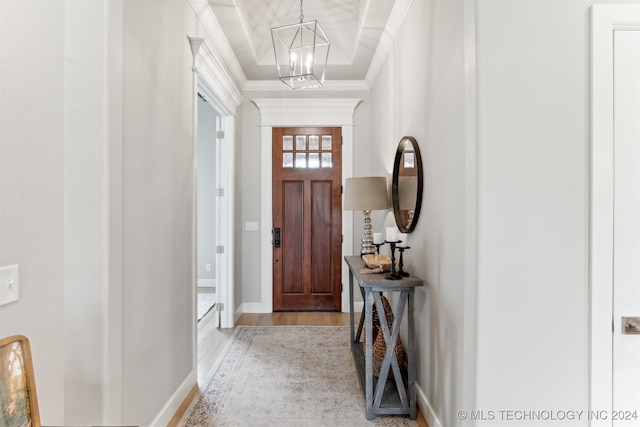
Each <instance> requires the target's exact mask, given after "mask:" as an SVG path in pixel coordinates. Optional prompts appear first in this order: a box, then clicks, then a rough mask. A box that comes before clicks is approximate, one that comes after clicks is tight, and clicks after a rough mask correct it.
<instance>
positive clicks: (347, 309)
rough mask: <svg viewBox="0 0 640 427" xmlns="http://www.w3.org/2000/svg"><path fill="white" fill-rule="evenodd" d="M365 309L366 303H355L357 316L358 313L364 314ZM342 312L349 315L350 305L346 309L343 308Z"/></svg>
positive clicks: (354, 307) (354, 309)
mask: <svg viewBox="0 0 640 427" xmlns="http://www.w3.org/2000/svg"><path fill="white" fill-rule="evenodd" d="M363 307H364V303H363V302H362V301H360V302H358V301H355V302H354V303H353V312H354V313H356V314H357V313H362V308H363ZM342 312H343V313H348V312H349V305H347V306H346V307H345V306H343V307H342Z"/></svg>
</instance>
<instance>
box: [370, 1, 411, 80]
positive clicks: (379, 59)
mask: <svg viewBox="0 0 640 427" xmlns="http://www.w3.org/2000/svg"><path fill="white" fill-rule="evenodd" d="M411 5H413V0H396V1H395V2H394V4H393V9H391V14H390V15H389V20H388V21H387V25H386V26H385V29H384V32H383V33H382V35H381V36H380V42H379V43H378V47H377V49H376V52H375V53H374V54H373V58H372V59H371V65H369V70H368V71H367V75H366V77H365V79H364V81H365V82H366V83H367V86H369V87H371V86H373V82H374V81H375V80H376V77H377V76H378V72H379V71H380V68H381V67H382V64H384V61H385V60H386V59H387V54H388V53H389V50H391V46H392V45H393V41H394V40H395V38H396V36H397V35H398V32H399V31H400V28H401V27H402V23H403V22H404V18H405V17H406V16H407V13H409V9H411Z"/></svg>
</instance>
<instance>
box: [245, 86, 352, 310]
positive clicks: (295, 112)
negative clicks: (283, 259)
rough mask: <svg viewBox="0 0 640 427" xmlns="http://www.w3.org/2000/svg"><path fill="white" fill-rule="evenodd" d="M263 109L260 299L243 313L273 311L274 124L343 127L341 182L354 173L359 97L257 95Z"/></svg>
mask: <svg viewBox="0 0 640 427" xmlns="http://www.w3.org/2000/svg"><path fill="white" fill-rule="evenodd" d="M252 102H253V103H254V104H255V105H256V106H257V107H258V109H259V110H260V117H261V119H260V126H261V136H260V159H261V165H260V169H261V172H260V178H261V181H262V182H261V187H260V194H261V196H260V197H261V200H260V211H261V214H260V218H261V222H262V224H263V226H262V227H261V235H260V241H261V243H260V260H261V261H260V280H261V285H260V289H261V294H262V295H261V298H260V302H259V303H244V304H243V305H242V312H244V313H271V312H272V311H273V251H272V247H271V226H272V224H273V212H272V194H273V193H272V186H273V183H272V173H273V170H272V169H273V166H272V163H271V156H272V144H273V141H272V131H273V128H274V127H311V126H323V127H337V126H341V127H342V182H343V183H344V180H345V179H346V178H350V177H351V176H352V175H353V113H354V111H355V109H356V107H357V106H358V105H359V104H360V102H361V100H360V99H355V98H336V99H327V98H323V99H264V98H263V99H254V100H253V101H252ZM352 230H353V215H352V213H351V212H343V216H342V234H343V238H344V240H343V243H342V254H343V255H351V254H352V252H353V231H352ZM347 278H348V271H347V268H346V265H345V264H344V263H342V283H343V284H344V285H345V286H343V291H342V311H346V310H347V309H348V306H349V302H348V292H347V291H348V287H347V284H346V282H345V280H348V279H347Z"/></svg>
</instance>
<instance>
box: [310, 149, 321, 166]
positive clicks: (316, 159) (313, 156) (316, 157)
mask: <svg viewBox="0 0 640 427" xmlns="http://www.w3.org/2000/svg"><path fill="white" fill-rule="evenodd" d="M309 167H310V168H319V167H320V153H309Z"/></svg>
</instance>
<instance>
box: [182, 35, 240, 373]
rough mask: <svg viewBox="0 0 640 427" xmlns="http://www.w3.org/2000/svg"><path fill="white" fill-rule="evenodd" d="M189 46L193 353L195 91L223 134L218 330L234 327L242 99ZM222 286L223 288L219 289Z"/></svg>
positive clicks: (200, 49)
mask: <svg viewBox="0 0 640 427" xmlns="http://www.w3.org/2000/svg"><path fill="white" fill-rule="evenodd" d="M188 39H189V42H190V44H191V51H192V54H193V68H192V70H193V76H194V84H193V86H194V88H193V103H194V120H193V122H194V123H193V140H194V142H193V150H194V152H193V169H194V196H193V209H194V219H193V220H194V229H193V245H194V248H193V251H194V253H193V255H194V258H193V264H194V265H193V269H194V280H193V298H192V300H193V304H194V310H193V316H194V319H196V320H194V326H193V328H194V329H193V335H194V348H195V349H196V350H197V310H196V309H195V307H196V304H197V303H196V297H197V295H196V293H197V280H196V279H197V270H196V268H197V266H196V264H197V256H196V250H197V229H196V224H197V217H196V213H197V203H198V200H197V185H196V184H197V154H198V153H197V138H198V129H197V115H196V112H197V102H198V92H201V93H203V94H205V96H206V98H207V99H208V101H209V102H210V104H211V105H212V106H213V107H214V108H215V109H216V110H217V111H218V113H219V114H220V117H221V119H220V120H221V125H222V126H221V127H222V129H220V130H224V132H225V136H224V142H223V144H224V145H223V148H222V150H221V154H222V158H221V159H220V164H221V165H222V170H221V171H220V173H219V183H218V185H219V186H220V188H222V189H223V190H224V196H223V197H219V198H218V203H219V209H220V223H221V224H220V233H219V236H218V242H217V245H221V246H223V247H224V253H222V254H220V255H219V256H220V262H219V267H220V271H219V272H218V279H219V282H218V286H217V289H216V292H218V293H219V297H218V298H217V301H218V302H220V303H222V307H223V309H222V313H221V317H220V327H222V328H231V327H233V325H234V321H235V318H234V298H233V296H234V287H235V283H234V256H233V255H234V250H235V248H234V241H233V218H235V212H234V195H235V187H234V180H233V177H234V174H235V145H236V144H235V126H236V119H235V115H236V109H237V107H238V106H239V105H240V104H241V103H242V101H243V99H242V97H241V95H240V92H239V91H234V90H232V89H234V88H230V87H229V84H228V81H227V80H224V79H221V78H220V75H224V74H225V71H224V69H222V68H221V66H220V63H219V61H217V60H216V59H215V58H214V55H213V51H212V50H211V49H210V48H209V47H208V46H207V42H206V41H205V40H204V39H202V38H197V37H188ZM223 284H224V286H223ZM194 359H195V362H194V363H195V364H196V366H197V351H195V354H194Z"/></svg>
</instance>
